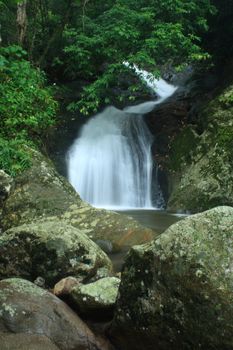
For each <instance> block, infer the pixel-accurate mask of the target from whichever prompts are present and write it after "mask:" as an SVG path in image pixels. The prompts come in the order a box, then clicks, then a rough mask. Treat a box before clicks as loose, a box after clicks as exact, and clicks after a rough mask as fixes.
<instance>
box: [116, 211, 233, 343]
mask: <svg viewBox="0 0 233 350" xmlns="http://www.w3.org/2000/svg"><path fill="white" fill-rule="evenodd" d="M232 286H233V208H231V207H217V208H215V209H212V210H209V211H206V212H204V213H201V214H196V215H194V216H191V217H188V218H186V219H185V220H183V221H180V222H178V223H176V224H174V225H172V226H171V227H170V228H169V229H168V230H167V231H165V232H164V233H163V234H162V235H161V236H160V237H159V238H158V239H156V240H154V241H153V242H151V243H148V244H145V245H142V246H135V247H133V248H132V249H131V250H130V252H129V255H128V258H127V260H126V263H125V265H124V269H123V273H122V282H121V285H120V290H119V295H118V301H117V305H116V311H115V317H114V321H113V324H112V328H111V334H112V337H113V339H114V341H115V343H116V344H117V346H118V347H119V348H120V349H127V350H144V349H145V350H152V349H153V350H154V349H157V350H177V349H183V350H186V349H187V350H193V349H203V350H204V349H211V350H214V349H224V350H232V349H233V288H232Z"/></svg>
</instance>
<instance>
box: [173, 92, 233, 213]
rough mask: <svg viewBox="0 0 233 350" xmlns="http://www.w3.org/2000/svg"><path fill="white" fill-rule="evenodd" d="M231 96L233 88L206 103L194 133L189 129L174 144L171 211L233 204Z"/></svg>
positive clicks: (183, 131)
mask: <svg viewBox="0 0 233 350" xmlns="http://www.w3.org/2000/svg"><path fill="white" fill-rule="evenodd" d="M232 96H233V85H231V86H229V87H228V88H226V89H224V90H223V91H222V92H221V93H219V94H218V95H217V96H216V97H215V98H214V99H212V100H211V101H210V102H208V103H207V104H205V107H203V108H202V109H201V111H200V112H199V121H198V123H197V125H196V127H195V130H193V128H194V127H192V128H191V127H190V126H188V127H186V128H184V129H183V130H182V131H181V132H180V133H179V134H178V135H177V136H176V137H175V138H174V140H173V141H172V143H171V145H170V155H171V157H170V162H169V165H168V166H169V168H170V174H171V176H170V178H172V181H171V188H172V191H171V195H170V198H169V201H168V209H169V210H172V211H177V210H189V211H191V212H199V211H202V210H207V209H210V208H213V207H215V206H217V205H230V206H232V205H233V156H232V148H233V137H232V135H233V102H232V101H233V98H232ZM191 131H192V132H191ZM177 178H178V181H176V179H177Z"/></svg>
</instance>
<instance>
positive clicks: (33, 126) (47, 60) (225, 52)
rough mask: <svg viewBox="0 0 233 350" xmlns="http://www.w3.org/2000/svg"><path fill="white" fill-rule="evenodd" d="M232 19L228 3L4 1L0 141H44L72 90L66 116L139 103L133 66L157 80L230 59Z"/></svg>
mask: <svg viewBox="0 0 233 350" xmlns="http://www.w3.org/2000/svg"><path fill="white" fill-rule="evenodd" d="M232 13H233V4H232V1H231V0H221V1H220V0H115V1H113V0H106V1H104V2H100V1H97V0H59V1H55V0H0V45H1V46H0V79H1V101H0V117H1V120H0V126H1V131H0V137H1V138H2V140H3V141H1V142H3V143H4V142H5V143H4V144H6V142H7V140H10V139H15V137H16V139H17V140H22V139H23V140H26V139H27V140H28V139H29V140H32V141H33V142H34V143H36V144H38V142H43V139H44V138H46V134H47V133H48V130H49V128H50V127H51V126H52V124H53V123H54V118H55V114H56V107H57V103H56V102H55V99H54V91H56V93H57V91H58V89H59V88H60V87H61V86H66V85H67V84H68V83H72V82H75V83H76V86H78V94H74V95H76V98H75V97H74V98H73V99H72V100H71V101H69V104H68V106H67V109H68V110H71V111H77V112H78V113H81V114H84V115H89V114H92V113H95V112H97V111H98V110H99V109H100V108H102V107H103V106H104V105H106V104H111V103H115V102H116V99H117V100H119V101H120V102H121V103H122V104H124V103H127V102H128V101H132V100H133V99H134V98H135V96H134V93H135V91H137V90H140V89H142V86H139V82H138V80H137V81H136V82H135V83H134V84H133V83H132V80H130V79H129V80H127V79H128V78H127V77H129V76H130V74H132V71H133V69H134V64H136V65H137V66H138V67H140V68H144V69H147V70H148V71H150V72H152V73H154V74H155V75H158V74H159V73H160V70H161V67H163V65H165V64H166V65H170V66H172V67H173V68H174V69H182V67H184V66H185V65H186V66H187V65H192V66H195V65H196V66H197V65H209V66H211V65H214V64H218V63H219V62H222V60H223V58H224V59H227V58H228V57H231V55H232V53H233V52H232V51H233V48H232V39H233V34H232V33H233V22H232ZM125 61H127V62H128V63H129V66H128V65H127V66H126V65H124V64H123V62H125ZM130 66H131V71H130V68H129V67H130ZM46 75H47V78H46ZM54 84H55V85H56V86H57V88H56V89H54ZM122 84H123V85H126V87H127V90H128V91H129V93H128V94H126V95H124V94H122V93H121V87H122ZM127 84H128V85H127ZM48 85H50V86H51V87H48ZM114 89H115V91H116V93H115V95H114V94H113V95H112V94H111V92H112V91H114ZM140 91H141V90H140ZM6 129H7V132H6ZM3 130H4V131H3ZM16 131H17V132H16ZM16 134H17V135H16ZM17 142H21V141H17ZM5 149H6V147H5ZM1 159H2V157H1Z"/></svg>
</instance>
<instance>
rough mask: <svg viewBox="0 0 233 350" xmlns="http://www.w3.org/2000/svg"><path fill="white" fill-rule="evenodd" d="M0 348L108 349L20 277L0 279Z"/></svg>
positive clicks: (54, 301)
mask: <svg viewBox="0 0 233 350" xmlns="http://www.w3.org/2000/svg"><path fill="white" fill-rule="evenodd" d="M0 341H1V350H8V349H9V350H26V349H33V350H74V349H75V350H76V349H77V350H87V349H90V350H110V349H111V348H112V347H111V346H110V344H109V343H108V342H107V341H106V340H104V339H102V338H99V339H98V338H97V337H96V336H95V335H94V334H93V333H92V331H91V330H90V329H89V328H88V327H87V326H86V325H85V323H84V322H83V321H82V320H81V319H80V318H79V317H78V316H77V315H76V314H75V313H74V312H73V311H72V310H71V309H70V308H69V307H68V306H67V305H66V304H65V303H63V302H62V301H61V300H59V299H58V298H57V297H55V296H54V295H53V294H51V293H49V292H47V291H45V290H43V289H41V288H39V287H37V286H36V285H34V284H33V283H31V282H29V281H26V280H22V279H17V278H13V279H7V280H2V281H0Z"/></svg>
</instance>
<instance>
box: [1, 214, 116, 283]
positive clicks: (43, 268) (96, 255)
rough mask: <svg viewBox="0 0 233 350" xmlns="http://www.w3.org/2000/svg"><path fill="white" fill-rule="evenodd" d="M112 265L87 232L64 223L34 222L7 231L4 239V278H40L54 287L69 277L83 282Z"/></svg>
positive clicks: (2, 258) (2, 245)
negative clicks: (62, 279)
mask: <svg viewBox="0 0 233 350" xmlns="http://www.w3.org/2000/svg"><path fill="white" fill-rule="evenodd" d="M103 267H104V268H106V269H107V270H108V272H109V274H110V272H111V269H112V264H111V262H110V260H109V258H108V257H107V255H106V254H105V253H104V252H103V251H102V250H101V249H100V248H99V247H98V246H97V245H96V244H95V243H94V242H93V241H92V240H90V239H89V238H88V237H87V236H86V235H85V234H84V233H83V232H81V231H80V230H78V229H76V228H74V227H73V226H71V225H68V224H67V223H66V222H63V221H60V220H57V221H56V220H54V221H45V222H40V221H39V222H36V221H35V222H34V223H33V224H28V225H22V226H18V227H16V228H12V229H10V230H7V231H5V232H4V233H3V234H2V235H1V237H0V278H6V277H13V276H20V277H24V278H27V279H29V280H32V281H33V280H35V279H36V278H37V277H38V276H40V277H42V278H44V279H45V281H46V285H48V286H50V287H52V286H53V285H54V283H56V282H58V281H59V280H60V279H61V278H63V277H66V276H74V277H77V278H79V279H81V280H88V279H91V278H92V277H93V276H95V275H98V270H99V269H102V268H103Z"/></svg>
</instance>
